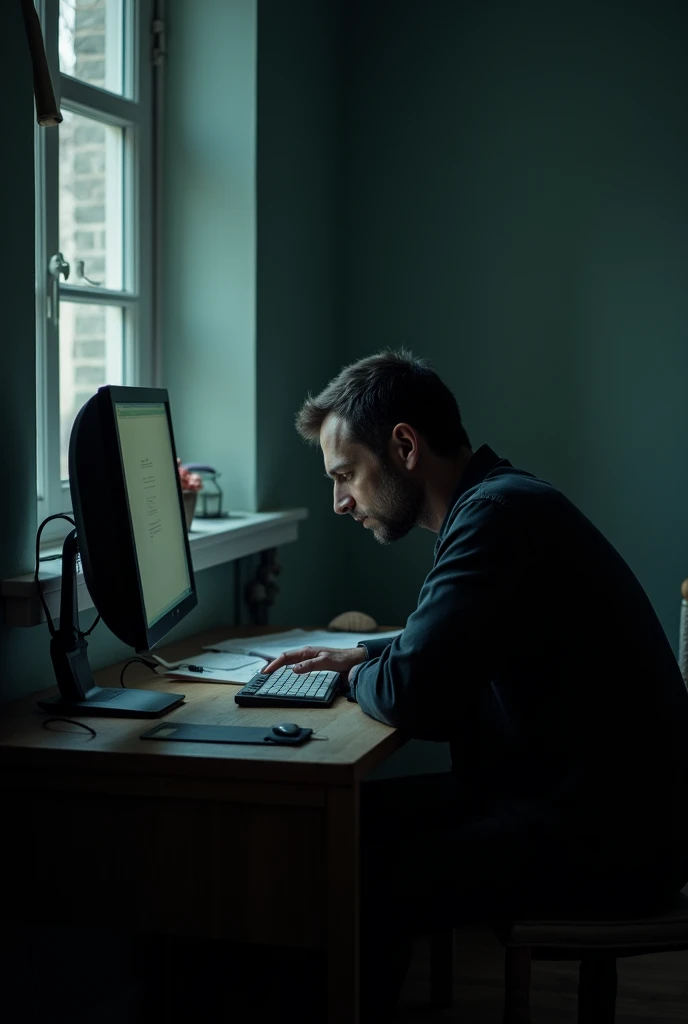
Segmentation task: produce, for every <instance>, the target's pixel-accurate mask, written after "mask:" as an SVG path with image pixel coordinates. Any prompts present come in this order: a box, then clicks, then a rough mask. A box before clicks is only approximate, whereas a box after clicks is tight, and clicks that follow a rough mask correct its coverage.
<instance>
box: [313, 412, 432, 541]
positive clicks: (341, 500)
mask: <svg viewBox="0 0 688 1024" xmlns="http://www.w3.org/2000/svg"><path fill="white" fill-rule="evenodd" d="M320 446H321V448H322V452H323V457H324V460H325V473H326V475H327V476H329V477H331V478H332V480H333V481H334V510H335V512H337V513H338V514H339V515H346V514H348V515H350V516H352V518H353V519H355V520H357V521H358V522H360V523H362V524H363V527H364V528H365V529H368V530H372V531H373V536H374V537H375V540H377V541H378V542H379V543H380V544H391V543H392V541H395V540H401V538H402V537H405V536H406V534H407V533H408V532H409V531H410V530H411V529H412V528H413V527H414V526H416V525H417V524H418V521H419V519H420V516H421V513H422V509H423V505H424V493H423V489H422V487H421V486H420V484H418V483H416V482H415V481H413V480H411V479H409V478H408V477H406V476H405V475H404V474H402V472H401V471H400V470H399V469H398V468H397V467H396V466H395V465H394V464H393V462H391V461H390V460H381V459H379V458H378V457H377V455H375V453H374V452H372V451H371V450H370V448H367V447H366V446H365V445H362V444H358V443H356V442H354V441H350V440H348V437H347V431H346V428H345V426H344V424H343V423H342V421H341V420H339V419H338V418H337V417H335V416H334V415H330V416H328V417H327V419H326V420H325V422H324V423H323V425H322V428H321V430H320Z"/></svg>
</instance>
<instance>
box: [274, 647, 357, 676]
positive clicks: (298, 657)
mask: <svg viewBox="0 0 688 1024" xmlns="http://www.w3.org/2000/svg"><path fill="white" fill-rule="evenodd" d="M365 660H366V652H365V648H364V647H347V648H345V649H343V650H342V648H340V647H299V648H298V649H297V650H294V651H285V652H284V654H280V656H279V658H275V660H274V661H271V662H270V664H269V665H266V666H265V668H264V669H262V671H263V672H274V671H275V669H278V668H282V666H283V665H291V667H292V669H293V670H294V672H322V671H327V672H339V673H341V675H342V678H343V679H344V680H346V679H347V678H348V675H349V672H350V671H351V669H352V668H353V667H354V665H360V664H361V663H362V662H364V661H365Z"/></svg>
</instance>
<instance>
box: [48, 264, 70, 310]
mask: <svg viewBox="0 0 688 1024" xmlns="http://www.w3.org/2000/svg"><path fill="white" fill-rule="evenodd" d="M69 271H70V266H69V263H67V260H66V259H65V258H64V256H63V255H62V253H61V252H56V253H55V255H54V256H51V257H50V263H49V264H48V272H49V273H50V277H51V278H52V280H51V282H50V290H49V292H48V317H49V319H51V320H52V321H53V323H54V324H58V323H59V322H60V274H62V275H63V276H64V279H65V281H66V280H67V279H68V278H69Z"/></svg>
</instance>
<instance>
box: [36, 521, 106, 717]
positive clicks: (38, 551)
mask: <svg viewBox="0 0 688 1024" xmlns="http://www.w3.org/2000/svg"><path fill="white" fill-rule="evenodd" d="M53 519H66V520H67V522H68V523H71V524H72V526H76V523H75V522H74V520H73V519H72V518H71V517H70V516H68V515H67V514H66V513H65V512H57V513H56V514H55V515H54V516H48V518H47V519H44V520H43V522H42V523H41V525H40V526H39V527H38V530H37V531H36V568H35V571H34V574H33V579H34V583H35V584H36V590H37V591H38V596H39V598H40V600H41V604H42V605H43V611H44V612H45V618H46V621H47V623H48V629H49V630H50V635H51V636H55V633H56V630H55V626H54V623H53V620H52V616H51V615H50V612H49V610H48V604H47V601H46V600H45V596H44V594H43V588H42V587H41V584H40V580H39V578H38V570H39V567H40V563H41V562H42V561H48V559H54V558H60V557H61V556H60V555H47V556H46V557H45V558H41V557H40V554H41V534H42V533H43V527H44V526H46V525H47V523H49V522H50V521H51V520H53ZM99 622H100V615H96V617H95V619H94V620H93V622H92V623H91V625H90V626H89V628H88V629H87V630H86V632H85V633H84V632H82V630H80V629H78V630H77V633H78V635H79V639H80V640H84V639H85V638H86V637H87V636H90V635H91V633H92V632H93V630H94V629H95V628H96V626H97V625H98V623H99ZM86 728H88V726H87V727H86Z"/></svg>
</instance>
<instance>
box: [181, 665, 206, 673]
mask: <svg viewBox="0 0 688 1024" xmlns="http://www.w3.org/2000/svg"><path fill="white" fill-rule="evenodd" d="M179 667H180V668H184V669H186V671H187V672H210V673H212V671H213V669H212V668H204V667H203V665H180V666H179Z"/></svg>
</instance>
